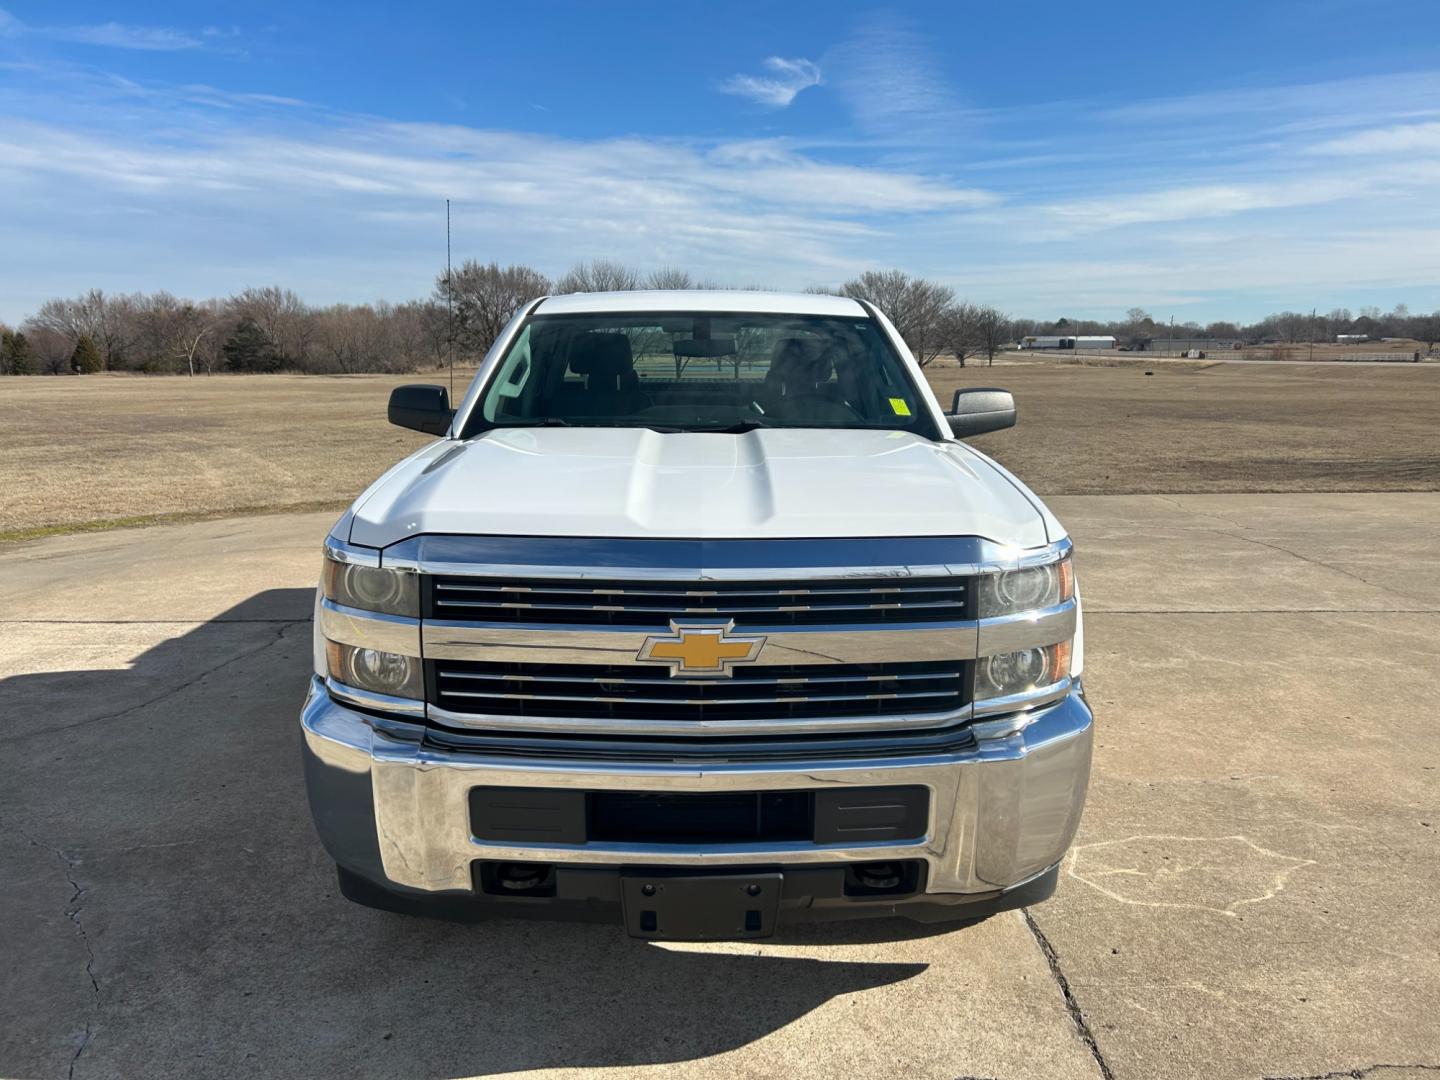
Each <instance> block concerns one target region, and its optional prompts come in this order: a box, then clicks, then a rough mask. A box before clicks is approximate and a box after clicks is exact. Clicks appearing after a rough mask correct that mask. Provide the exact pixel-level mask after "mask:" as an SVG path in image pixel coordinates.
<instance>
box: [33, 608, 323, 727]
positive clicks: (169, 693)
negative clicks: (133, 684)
mask: <svg viewBox="0 0 1440 1080" xmlns="http://www.w3.org/2000/svg"><path fill="white" fill-rule="evenodd" d="M299 623H304V624H305V625H307V626H308V625H309V624H310V620H309V619H291V620H290V621H289V622H285V623H281V624H280V627H279V629H278V630H277V632H276V634H275V636H274V637H273V638H272V639H271V640H269V641H267V642H265V643H264V644H263V645H258V646H256V647H255V648H253V649H250V650H247V651H246V652H243V653H237V654H236V655H234V656H230V657H227V658H226V659H224V660H222V661H221V662H220V663H218V664H216V665H215V666H214V667H210V668H206V669H205V670H204V671H202V672H200V673H199V674H197V675H194V676H192V677H190V678H188V679H186V680H185V681H184V682H182V683H180V684H179V685H178V686H172V687H171V688H170V689H168V690H166V691H165V692H164V693H162V694H157V695H156V696H155V697H153V698H150V699H149V700H147V701H142V702H140V703H139V704H136V705H130V706H127V707H126V708H124V709H121V710H119V711H118V712H113V713H106V714H105V715H104V716H92V717H90V718H89V719H88V720H77V721H75V723H73V724H62V725H61V726H60V727H50V728H41V729H39V730H36V731H30V732H26V733H25V734H24V735H20V736H18V737H17V739H16V741H19V740H20V739H31V738H34V737H35V736H37V735H54V734H56V733H57V732H61V731H73V730H74V729H76V728H82V727H89V726H90V725H92V724H101V723H104V722H106V721H107V720H120V719H122V718H124V717H126V716H129V715H130V714H131V713H135V712H139V711H140V710H141V709H148V708H149V707H150V706H152V705H158V704H159V703H160V702H162V701H165V700H167V699H169V698H172V697H174V696H175V695H176V694H179V693H181V692H182V691H184V690H188V689H189V688H190V687H192V686H194V685H196V684H197V683H200V682H203V681H204V680H205V679H208V678H209V677H210V676H211V675H214V674H215V673H216V672H217V671H222V670H224V669H225V668H227V667H229V666H230V665H231V664H235V663H239V662H240V661H241V660H246V659H249V658H250V657H252V656H255V655H257V654H258V653H262V652H264V651H265V650H266V649H269V648H272V647H274V646H276V645H278V644H280V642H281V641H283V640H284V639H285V632H286V631H287V630H289V629H290V627H292V626H294V625H296V624H299Z"/></svg>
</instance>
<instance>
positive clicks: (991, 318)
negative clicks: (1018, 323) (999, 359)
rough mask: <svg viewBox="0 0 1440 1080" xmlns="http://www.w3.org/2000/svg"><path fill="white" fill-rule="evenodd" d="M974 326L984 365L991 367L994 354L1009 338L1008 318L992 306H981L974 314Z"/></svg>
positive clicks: (993, 362) (993, 361)
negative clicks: (983, 355)
mask: <svg viewBox="0 0 1440 1080" xmlns="http://www.w3.org/2000/svg"><path fill="white" fill-rule="evenodd" d="M975 320H976V321H975V327H976V334H977V340H978V342H979V346H980V351H981V352H983V353H984V354H985V366H986V367H993V366H994V364H995V354H996V353H997V352H999V351H1000V350H1001V349H1002V348H1004V347H1005V343H1006V342H1007V341H1009V340H1010V320H1009V318H1008V317H1007V316H1006V315H1005V314H1004V312H1001V311H999V310H998V309H996V308H993V307H982V308H980V309H979V310H978V311H977V312H976V315H975Z"/></svg>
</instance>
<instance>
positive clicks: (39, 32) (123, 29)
mask: <svg viewBox="0 0 1440 1080" xmlns="http://www.w3.org/2000/svg"><path fill="white" fill-rule="evenodd" d="M214 29H215V28H213V27H211V28H207V31H206V33H207V34H208V31H209V30H214ZM221 33H222V32H221V31H218V30H217V31H216V34H217V35H219V34H221ZM21 35H24V36H26V37H34V38H41V39H44V40H47V41H60V42H66V43H69V44H73V45H98V46H101V47H104V48H110V49H138V50H142V51H146V52H176V51H179V50H183V49H199V48H202V47H204V45H205V41H204V40H203V39H202V38H201V37H200V36H197V35H195V34H192V33H190V32H188V31H186V30H178V29H176V28H174V27H169V26H131V25H127V24H125V23H118V22H107V23H93V24H76V25H69V26H30V25H27V24H26V23H22V22H21V21H20V20H19V19H17V18H16V17H15V16H13V15H11V14H10V13H9V12H7V11H5V10H4V9H3V8H0V36H10V37H19V36H21ZM212 36H214V35H212Z"/></svg>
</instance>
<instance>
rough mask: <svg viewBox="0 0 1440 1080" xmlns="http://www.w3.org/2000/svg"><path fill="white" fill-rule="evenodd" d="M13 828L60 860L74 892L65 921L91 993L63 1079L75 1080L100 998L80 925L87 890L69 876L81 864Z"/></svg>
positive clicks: (89, 949)
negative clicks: (76, 939)
mask: <svg viewBox="0 0 1440 1080" xmlns="http://www.w3.org/2000/svg"><path fill="white" fill-rule="evenodd" d="M13 828H14V830H15V832H17V833H18V834H19V835H20V836H22V837H24V839H25V840H26V842H27V843H29V844H30V846H31V847H36V848H41V849H43V850H47V851H49V852H51V853H52V854H53V855H54V856H55V857H56V858H57V859H59V860H60V866H61V867H62V871H61V872H62V873H64V875H65V881H66V883H67V884H69V886H70V888H71V889H72V890H73V891H72V892H71V894H70V899H69V900H68V901H66V903H65V918H67V919H68V920H70V922H71V923H72V924H73V925H74V927H75V930H76V932H77V933H78V934H79V935H80V943H81V944H82V945H83V946H84V947H85V975H86V977H87V978H89V980H90V990H91V993H92V997H91V999H90V1000H91V1005H90V1010H89V1014H88V1015H87V1016H86V1017H85V1034H84V1035H83V1036H81V1039H80V1045H79V1046H77V1047H76V1048H75V1053H74V1054H73V1055H71V1058H70V1067H69V1069H68V1071H67V1072H66V1076H67V1077H69V1078H70V1080H74V1077H75V1066H76V1064H77V1063H78V1062H79V1061H80V1056H81V1055H82V1054H84V1053H85V1051H86V1050H88V1049H89V1048H90V1043H91V1041H92V1040H93V1039H94V1038H95V1012H96V1009H98V1008H99V998H100V980H99V979H97V978H96V977H95V948H94V946H92V945H91V944H90V933H89V931H87V930H86V929H85V924H84V923H83V922H81V921H80V911H81V909H82V908H83V907H84V901H85V894H86V893H87V892H89V891H90V890H89V888H88V887H86V886H84V885H81V884H80V883H79V882H78V881H76V880H75V875H74V874H72V873H71V872H70V871H71V869H72V868H73V867H75V866H76V865H77V864H78V863H79V861H80V860H78V859H72V858H71V857H70V856H69V855H67V854H65V851H64V849H63V848H58V847H55V846H54V845H53V844H42V843H41V842H40V841H38V840H36V839H35V838H34V837H33V836H31V835H30V834H29V833H28V832H26V831H25V830H24V829H22V828H20V826H18V825H16V826H13Z"/></svg>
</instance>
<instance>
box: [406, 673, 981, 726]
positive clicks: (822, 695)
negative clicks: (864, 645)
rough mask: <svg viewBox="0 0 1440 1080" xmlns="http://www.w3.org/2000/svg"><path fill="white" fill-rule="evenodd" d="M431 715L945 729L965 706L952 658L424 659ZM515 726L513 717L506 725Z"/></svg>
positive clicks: (480, 721)
mask: <svg viewBox="0 0 1440 1080" xmlns="http://www.w3.org/2000/svg"><path fill="white" fill-rule="evenodd" d="M427 666H428V668H429V672H430V675H429V680H428V681H429V684H430V687H431V698H430V700H431V703H432V706H431V708H432V716H433V717H435V718H438V719H441V720H442V722H443V721H444V720H445V719H447V718H454V717H457V716H458V717H463V718H464V719H463V720H461V723H462V725H464V726H491V725H493V723H494V721H495V720H496V719H497V718H502V717H510V718H513V719H514V722H515V723H516V724H520V723H526V724H533V725H534V726H535V727H536V730H545V729H547V728H549V727H550V726H551V725H553V724H554V723H556V722H560V723H565V724H571V723H573V724H574V725H576V727H575V728H574V730H579V731H584V730H611V731H621V730H630V731H632V733H636V732H641V733H643V732H647V731H652V730H654V725H656V724H661V725H666V726H667V729H668V730H671V731H672V732H674V733H681V732H686V731H688V732H690V733H691V734H705V733H707V729H708V731H709V733H712V734H719V733H721V732H722V731H733V732H736V733H743V732H745V731H747V730H773V729H774V726H775V725H777V724H778V725H787V724H788V725H792V728H791V729H792V730H796V731H800V730H817V729H823V728H825V727H826V726H828V725H829V724H831V723H833V722H835V721H836V720H838V719H843V718H850V717H854V718H857V719H858V720H860V722H861V723H868V725H869V726H871V727H872V728H873V727H888V726H889V723H890V720H891V719H892V718H893V717H894V716H897V715H906V714H917V715H925V716H928V720H927V723H929V724H930V725H931V726H937V725H939V726H943V725H944V724H945V723H946V722H948V721H949V719H950V718H953V717H955V716H957V715H960V714H963V713H965V711H966V706H967V705H968V703H969V685H968V683H969V680H968V678H967V674H968V673H967V670H966V666H965V664H964V663H962V662H956V661H954V660H951V661H948V662H942V663H935V662H923V661H922V662H914V661H909V662H900V663H884V664H876V663H869V664H856V665H844V666H838V667H837V666H833V665H831V666H826V665H815V664H807V665H778V666H777V665H769V666H765V667H751V668H745V669H741V670H738V671H736V672H735V673H734V675H733V677H731V678H726V679H719V678H716V679H708V680H696V679H683V680H682V679H670V678H665V677H662V676H658V675H655V674H653V673H651V672H649V671H647V670H645V669H643V668H640V667H638V666H637V665H635V664H633V663H614V664H604V663H601V664H594V663H589V664H571V663H560V664H557V663H541V664H534V663H495V662H486V661H473V660H472V661H450V660H431V661H429V662H428V665H427ZM508 726H514V724H511V725H508Z"/></svg>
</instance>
